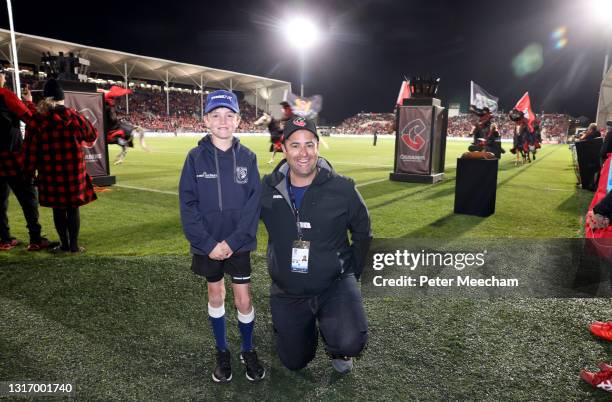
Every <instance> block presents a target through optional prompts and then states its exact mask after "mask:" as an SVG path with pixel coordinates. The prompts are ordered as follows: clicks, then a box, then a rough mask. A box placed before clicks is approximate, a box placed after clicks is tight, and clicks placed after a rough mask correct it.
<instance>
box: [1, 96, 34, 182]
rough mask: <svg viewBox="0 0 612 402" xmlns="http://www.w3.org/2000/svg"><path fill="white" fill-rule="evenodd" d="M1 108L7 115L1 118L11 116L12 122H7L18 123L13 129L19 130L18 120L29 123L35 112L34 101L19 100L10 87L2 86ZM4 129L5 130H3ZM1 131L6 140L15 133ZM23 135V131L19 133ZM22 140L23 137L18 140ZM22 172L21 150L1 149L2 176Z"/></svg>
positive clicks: (17, 174) (15, 174) (12, 175)
mask: <svg viewBox="0 0 612 402" xmlns="http://www.w3.org/2000/svg"><path fill="white" fill-rule="evenodd" d="M0 108H1V109H4V112H5V113H3V115H4V114H6V116H3V117H0V118H11V121H10V122H8V121H7V122H6V123H7V124H9V125H12V126H14V125H17V127H14V128H12V129H11V130H8V131H12V130H18V129H19V128H18V126H19V123H18V120H21V121H23V122H24V123H27V122H28V121H29V120H30V118H31V117H32V114H33V113H34V112H35V110H36V109H35V107H34V104H33V103H32V102H25V103H24V102H22V101H20V100H19V98H18V97H17V95H15V94H14V93H13V92H12V91H11V90H10V89H7V88H0ZM3 131H4V130H3ZM8 131H7V132H0V135H2V136H6V137H5V140H6V141H9V140H8V138H9V136H11V135H13V134H14V133H12V132H8ZM17 135H21V133H19V134H17ZM18 142H19V143H20V142H21V139H19V141H18ZM20 174H21V152H20V149H13V150H12V151H8V150H0V177H17V176H20Z"/></svg>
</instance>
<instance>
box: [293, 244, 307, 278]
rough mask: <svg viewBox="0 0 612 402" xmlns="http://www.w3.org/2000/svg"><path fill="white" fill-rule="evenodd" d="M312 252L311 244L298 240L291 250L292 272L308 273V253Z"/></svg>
mask: <svg viewBox="0 0 612 402" xmlns="http://www.w3.org/2000/svg"><path fill="white" fill-rule="evenodd" d="M309 252H310V242H309V241H305V240H296V241H294V242H293V248H292V249H291V272H297V273H300V274H307V273H308V253H309Z"/></svg>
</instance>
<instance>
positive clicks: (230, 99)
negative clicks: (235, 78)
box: [204, 89, 240, 113]
mask: <svg viewBox="0 0 612 402" xmlns="http://www.w3.org/2000/svg"><path fill="white" fill-rule="evenodd" d="M218 107H226V108H228V109H231V110H232V111H233V112H234V113H240V107H238V98H237V97H236V95H235V94H234V93H233V92H230V91H225V90H223V89H220V90H218V91H215V92H211V93H209V94H208V96H206V107H204V113H209V112H210V111H211V110H214V109H216V108H218Z"/></svg>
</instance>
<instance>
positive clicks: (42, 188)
mask: <svg viewBox="0 0 612 402" xmlns="http://www.w3.org/2000/svg"><path fill="white" fill-rule="evenodd" d="M97 136H98V133H97V131H96V129H95V128H94V127H93V126H92V125H91V123H90V122H89V120H87V119H86V118H85V117H83V116H82V115H81V114H80V113H78V112H77V111H75V110H74V109H68V108H66V107H63V106H60V107H57V108H55V109H52V110H50V111H49V112H46V113H42V114H41V113H36V114H34V116H33V117H32V119H31V120H30V122H29V123H28V125H27V126H26V136H25V142H24V146H23V150H24V169H23V170H24V173H25V174H26V175H29V176H33V175H34V172H35V171H38V175H37V177H36V185H37V187H38V201H39V202H40V205H42V206H44V207H52V208H66V207H78V206H81V205H85V204H87V203H89V202H91V201H93V200H95V199H96V198H97V197H96V194H95V192H94V190H93V184H92V181H91V177H89V175H88V174H87V171H86V169H85V159H84V156H85V154H84V151H83V142H93V141H95V140H96V138H97Z"/></svg>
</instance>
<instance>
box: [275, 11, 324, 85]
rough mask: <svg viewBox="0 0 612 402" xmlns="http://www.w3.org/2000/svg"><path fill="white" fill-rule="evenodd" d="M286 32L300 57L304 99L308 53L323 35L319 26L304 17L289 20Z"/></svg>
mask: <svg viewBox="0 0 612 402" xmlns="http://www.w3.org/2000/svg"><path fill="white" fill-rule="evenodd" d="M284 31H285V36H286V37H287V40H288V41H289V44H290V45H291V46H293V47H294V48H296V49H297V51H298V55H299V57H300V96H301V97H304V76H305V71H306V53H307V52H308V50H310V49H312V48H313V47H314V45H316V44H317V43H318V42H319V40H320V37H321V35H320V32H319V30H318V29H317V26H316V25H315V24H314V23H313V22H312V21H311V20H309V19H307V18H304V17H298V18H294V19H292V20H289V22H288V23H287V24H285V26H284Z"/></svg>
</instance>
